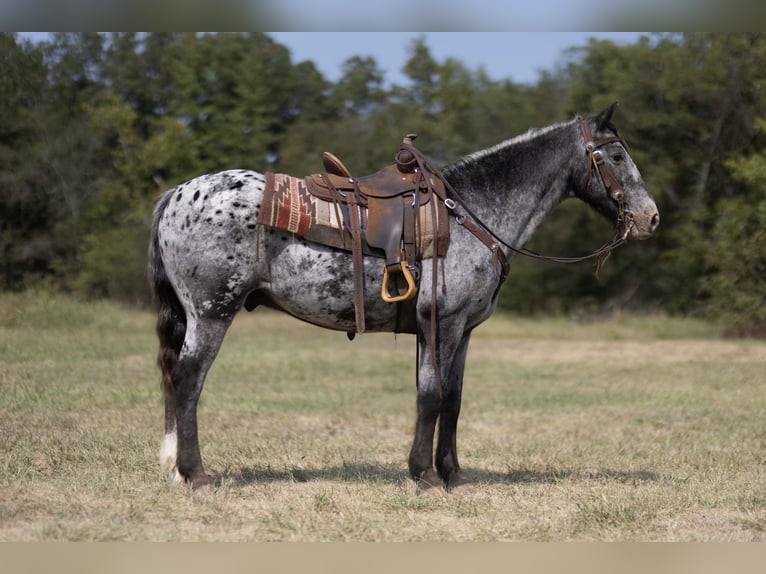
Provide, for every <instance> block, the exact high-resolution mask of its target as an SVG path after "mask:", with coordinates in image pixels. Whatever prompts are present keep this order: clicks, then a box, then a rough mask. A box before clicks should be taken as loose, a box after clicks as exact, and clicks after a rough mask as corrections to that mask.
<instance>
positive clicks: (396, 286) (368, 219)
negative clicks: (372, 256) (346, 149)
mask: <svg viewBox="0 0 766 574" xmlns="http://www.w3.org/2000/svg"><path fill="white" fill-rule="evenodd" d="M415 137H416V136H415V135H414V134H408V135H407V136H405V138H404V140H403V142H402V143H403V147H401V148H400V150H399V152H398V153H397V154H396V157H395V160H394V163H393V164H392V165H389V166H387V167H384V168H383V169H381V170H379V171H377V172H375V173H373V174H371V175H367V176H362V177H358V178H357V177H353V176H352V175H351V172H350V171H349V170H348V169H347V168H346V166H345V165H343V162H341V161H340V160H339V159H338V158H337V157H336V156H334V155H333V154H331V153H329V152H325V154H324V158H323V163H324V167H325V169H326V170H327V171H326V173H321V174H314V175H310V176H308V177H306V178H305V181H306V187H307V190H308V192H309V193H310V194H312V195H313V196H315V197H316V198H318V199H321V200H323V201H330V202H333V203H335V204H337V205H338V206H339V207H340V208H341V209H342V211H343V214H344V219H345V220H346V221H347V224H348V228H349V231H350V234H351V241H352V249H351V251H352V255H353V261H354V270H353V274H354V305H355V311H356V324H357V332H359V333H361V332H364V273H363V269H362V255H363V253H364V252H365V250H364V246H363V243H364V242H366V245H367V246H368V247H369V248H372V249H373V250H379V251H380V252H382V253H383V255H384V257H385V263H384V268H383V282H382V287H381V297H382V299H383V300H384V301H386V302H387V303H400V302H404V301H408V300H410V299H413V298H414V297H415V296H416V295H417V291H418V282H419V279H420V259H421V258H422V246H420V245H419V244H418V243H419V241H418V238H419V237H420V236H421V235H420V231H421V230H419V229H418V226H419V225H422V223H421V221H420V218H419V217H418V214H419V213H420V208H421V206H425V205H427V204H429V203H430V204H431V210H432V218H431V222H432V225H433V241H434V242H435V243H437V242H438V241H439V240H438V236H439V235H441V236H442V243H443V245H438V243H437V244H435V245H434V246H433V256H434V257H436V256H438V255H443V254H444V252H445V251H446V247H447V245H446V242H447V239H446V238H445V233H444V231H443V230H442V233H441V234H440V233H439V230H438V229H437V226H438V225H439V223H441V225H442V226H446V221H447V211H446V207H445V206H444V203H443V201H439V200H438V198H444V197H445V191H444V182H443V181H442V180H441V179H440V178H439V177H436V176H435V175H434V174H432V173H430V172H428V171H427V170H424V169H423V168H422V167H420V166H422V163H421V164H420V166H419V164H418V162H417V160H416V158H415V157H414V156H413V154H412V153H411V152H410V151H409V150H408V149H406V148H405V147H404V145H405V144H406V145H407V146H411V145H412V140H413V139H415ZM434 195H436V196H437V197H436V198H435V197H434ZM359 206H361V207H364V208H366V209H359ZM443 229H444V228H443Z"/></svg>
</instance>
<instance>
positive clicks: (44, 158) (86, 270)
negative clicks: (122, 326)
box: [0, 32, 766, 334]
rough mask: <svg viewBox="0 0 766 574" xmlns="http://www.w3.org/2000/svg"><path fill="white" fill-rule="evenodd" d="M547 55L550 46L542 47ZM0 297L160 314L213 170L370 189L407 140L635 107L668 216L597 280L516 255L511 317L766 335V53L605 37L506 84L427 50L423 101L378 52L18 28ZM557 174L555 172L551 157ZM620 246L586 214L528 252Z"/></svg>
mask: <svg viewBox="0 0 766 574" xmlns="http://www.w3.org/2000/svg"><path fill="white" fill-rule="evenodd" d="M530 49H533V47H530ZM0 58H2V59H1V60H0V289H3V290H21V289H27V288H41V287H43V288H51V289H56V290H63V291H67V292H71V293H75V294H79V295H82V296H87V297H111V298H116V299H121V300H125V301H130V302H134V303H138V304H145V303H146V302H147V301H148V295H147V289H146V285H145V279H144V265H145V257H146V244H147V240H148V228H149V221H150V216H151V210H152V207H153V205H154V202H155V200H156V199H157V197H158V195H159V194H160V193H161V192H162V191H164V190H165V189H167V188H168V187H170V186H172V185H175V184H177V183H180V182H182V181H184V180H186V179H188V178H190V177H193V176H195V175H199V174H201V173H206V172H211V171H215V170H220V169H229V168H252V169H257V170H261V171H265V170H272V171H282V172H285V173H292V174H295V175H300V174H308V173H313V172H316V171H320V170H321V167H320V166H321V161H320V158H321V152H322V151H324V150H329V151H333V152H334V153H336V154H337V155H338V156H340V157H342V158H343V160H344V162H345V163H346V164H347V165H348V166H349V167H350V168H351V169H352V171H354V172H355V173H360V174H361V173H370V172H372V171H375V170H377V169H379V168H380V167H382V166H383V165H386V164H388V163H390V162H391V161H392V158H393V154H394V152H395V151H396V149H397V145H398V142H399V141H400V139H401V137H402V135H403V134H404V133H407V132H415V133H417V134H419V139H418V142H417V143H418V145H419V147H420V148H421V149H422V150H423V151H424V152H425V153H427V154H428V155H429V156H430V157H431V158H433V159H434V160H435V161H437V162H439V163H446V162H448V161H452V160H454V159H456V158H458V157H459V156H461V155H463V154H466V153H468V152H471V151H474V150H477V149H480V148H484V147H488V146H490V145H493V144H495V143H498V142H500V141H502V140H504V139H507V138H509V137H511V136H514V135H517V134H519V133H522V132H524V131H526V130H527V129H529V128H530V127H542V126H545V125H548V124H551V123H555V122H559V121H563V120H566V119H569V118H571V117H573V116H574V115H576V114H583V115H584V114H588V113H591V112H595V111H599V110H601V109H603V108H604V107H605V106H606V105H608V104H610V103H611V102H612V101H614V100H619V101H620V108H619V111H618V115H617V118H616V123H617V125H618V126H619V128H620V132H621V135H623V136H624V137H625V138H626V140H627V141H628V142H629V144H630V146H631V154H632V155H633V158H634V159H635V161H636V163H637V164H638V166H639V168H640V169H641V171H642V173H643V175H644V179H645V180H646V182H647V184H648V186H649V188H650V189H651V191H652V193H653V194H654V196H655V198H656V200H657V203H658V206H659V208H660V212H661V216H662V224H661V227H660V230H659V232H658V234H657V235H656V236H655V238H653V239H651V240H650V241H648V242H643V243H641V244H628V245H627V246H625V247H622V248H620V249H619V250H617V251H616V252H615V253H614V254H613V255H612V257H611V258H610V259H609V261H608V262H607V263H606V265H605V266H604V268H603V269H602V270H601V272H600V274H599V276H598V277H596V275H595V273H594V269H593V267H592V266H591V265H590V264H588V263H582V264H578V265H575V266H569V267H564V268H562V267H561V266H559V265H556V264H549V263H541V262H537V261H529V260H522V259H521V258H516V259H515V260H514V264H513V265H512V266H511V267H512V270H511V275H510V277H509V280H508V282H507V284H506V285H505V286H504V288H503V291H502V293H501V307H503V308H505V309H508V310H512V311H515V312H519V313H538V312H563V313H587V314H591V313H606V312H613V311H619V310H623V309H641V310H647V309H648V310H658V311H664V312H668V313H674V314H694V315H698V316H704V317H712V318H717V319H723V320H725V321H727V322H728V323H729V324H730V325H732V326H733V327H734V328H736V329H738V330H739V331H740V332H742V333H750V334H752V333H759V332H760V333H761V334H762V333H763V332H764V331H765V330H766V305H764V301H766V237H765V235H766V191H765V190H766V38H764V36H763V35H762V34H758V33H727V34H723V33H694V34H653V35H650V36H645V37H642V38H641V39H640V40H638V41H637V42H635V43H634V44H628V45H617V44H614V43H613V42H610V41H605V40H591V41H590V42H589V43H588V44H587V45H585V46H580V47H575V48H572V49H570V50H569V51H568V52H567V54H566V58H565V59H564V61H563V62H562V63H561V64H560V65H558V66H557V67H556V68H555V69H553V70H547V71H544V72H541V73H540V75H539V77H538V80H537V82H535V83H534V84H517V83H514V82H512V81H510V80H508V79H501V80H494V79H491V78H489V77H488V75H487V74H486V73H485V72H484V70H483V69H481V68H478V69H471V68H469V67H467V66H466V65H465V64H463V63H462V62H461V61H459V60H455V59H452V58H448V59H445V60H441V61H440V60H437V59H435V58H434V57H433V56H432V54H431V52H430V50H429V48H428V45H427V43H426V41H425V40H424V39H417V40H415V41H413V42H412V44H411V46H410V47H409V53H408V59H407V61H406V62H405V63H404V66H403V72H404V74H405V76H406V78H407V83H406V85H396V84H394V85H389V84H387V83H386V81H385V75H384V72H383V71H382V70H381V69H380V68H379V67H378V64H377V62H376V61H375V60H374V59H373V58H370V57H362V56H354V57H351V58H349V59H348V60H347V61H346V62H345V63H344V65H343V70H342V76H341V77H340V79H339V80H338V81H336V82H331V81H328V80H327V79H326V78H325V77H324V76H323V75H322V74H321V73H320V72H319V71H318V69H317V68H316V66H315V64H314V63H313V62H310V61H305V62H294V61H293V60H292V58H291V55H290V52H289V50H288V49H287V48H286V47H285V46H283V45H280V44H279V43H278V42H276V41H274V40H273V39H272V38H271V37H270V36H269V35H268V34H267V33H236V34H220V33H218V34H195V33H144V34H138V33H122V32H121V33H110V34H100V33H87V32H84V33H55V34H52V35H51V36H50V38H49V40H47V41H45V42H40V43H32V42H30V41H28V40H25V39H22V38H21V37H19V36H18V35H15V34H8V33H4V34H0ZM540 161H541V162H542V161H545V157H544V155H541V157H540ZM610 235H611V231H610V230H609V229H608V225H606V224H605V223H604V222H603V220H601V219H600V218H599V217H598V216H596V215H595V214H593V213H592V212H591V211H590V210H589V209H587V208H585V206H583V205H582V204H580V203H579V202H575V201H567V202H564V203H563V204H562V206H561V207H559V208H558V209H557V210H556V211H555V212H554V214H553V215H552V216H551V217H550V218H549V220H548V221H547V222H546V223H545V224H544V225H543V227H542V228H541V229H540V230H539V231H538V233H537V234H536V236H535V238H534V239H533V240H532V241H531V242H530V243H529V245H528V247H530V248H531V249H534V250H536V251H540V252H545V253H552V254H557V255H561V254H564V255H579V254H585V253H588V252H589V251H591V250H593V249H594V248H595V247H596V246H598V245H601V244H602V243H604V242H605V241H606V240H607V239H608V238H609V237H610Z"/></svg>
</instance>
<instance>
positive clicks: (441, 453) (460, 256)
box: [148, 102, 659, 491]
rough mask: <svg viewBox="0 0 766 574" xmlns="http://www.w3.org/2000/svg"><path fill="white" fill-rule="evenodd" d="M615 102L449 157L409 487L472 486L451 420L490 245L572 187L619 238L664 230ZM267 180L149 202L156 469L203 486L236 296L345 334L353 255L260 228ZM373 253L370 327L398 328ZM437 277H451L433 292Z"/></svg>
mask: <svg viewBox="0 0 766 574" xmlns="http://www.w3.org/2000/svg"><path fill="white" fill-rule="evenodd" d="M615 106H616V102H615V104H612V105H611V106H609V107H608V108H606V109H604V110H603V111H601V112H599V113H596V114H592V115H590V116H588V117H587V118H581V117H579V116H578V117H576V118H574V119H572V120H569V121H565V122H561V123H558V124H554V125H550V126H548V127H544V128H538V129H531V130H529V131H528V132H526V133H524V134H522V135H519V136H516V137H514V138H511V139H508V140H506V141H503V142H501V143H499V144H497V145H494V146H492V147H488V148H486V149H482V150H479V151H476V152H474V153H471V154H469V155H466V156H464V157H462V158H460V159H458V160H457V161H455V162H454V163H451V164H449V165H446V166H444V167H443V168H442V171H441V174H442V175H443V177H444V179H445V181H446V182H447V183H448V184H449V189H450V190H451V191H452V192H453V193H454V194H455V198H459V200H460V201H459V202H458V203H456V202H455V201H454V200H453V201H452V202H451V204H450V207H451V209H452V211H451V212H450V216H449V247H448V249H447V251H446V254H445V255H444V257H439V258H437V257H433V258H431V259H424V260H423V261H422V270H421V282H420V285H419V290H418V293H417V296H416V300H415V301H414V313H415V317H414V319H415V320H416V325H417V329H416V330H417V338H416V340H417V342H418V345H419V349H420V350H421V352H420V353H419V354H418V364H417V369H416V370H417V374H416V377H417V381H416V382H417V385H416V386H417V399H416V405H417V414H416V421H415V428H414V438H413V442H412V446H411V449H410V452H409V458H408V468H409V475H410V477H411V478H412V479H413V481H414V482H415V483H416V485H417V487H416V488H417V490H418V491H425V490H430V489H433V488H436V489H444V490H447V491H450V490H452V489H454V488H457V487H461V486H464V485H470V484H472V480H471V479H470V477H468V476H467V475H466V474H465V473H464V472H463V471H462V470H461V468H460V464H459V462H458V454H457V423H458V417H459V416H460V404H461V396H462V391H463V371H464V367H465V363H466V355H467V352H468V345H469V341H470V338H471V333H472V331H473V330H474V329H475V328H476V327H477V326H478V325H480V324H481V323H483V322H484V321H486V320H487V319H488V318H489V317H490V315H491V314H492V312H493V311H494V309H495V307H496V305H497V301H498V291H499V287H500V285H501V283H502V281H503V279H504V277H505V273H504V270H503V268H502V266H499V265H498V264H497V262H498V255H500V256H504V257H503V258H504V259H505V260H507V261H510V260H511V259H512V258H513V257H514V256H515V255H516V254H517V253H518V252H520V251H521V250H522V249H521V247H522V246H523V245H524V243H525V242H526V241H527V240H528V239H529V238H530V237H531V236H532V234H533V232H534V231H535V229H537V228H538V226H539V225H540V224H541V222H542V221H543V220H544V218H545V217H546V215H547V214H548V213H550V211H551V210H552V209H553V208H554V207H555V206H556V205H557V204H558V203H559V202H561V201H562V200H564V199H566V198H578V199H580V200H582V201H584V202H585V203H586V204H588V205H589V206H590V207H591V208H593V209H594V210H595V211H596V212H598V213H600V214H601V215H602V216H603V217H604V218H605V219H606V220H607V221H608V222H610V223H611V224H612V225H613V226H614V228H615V230H616V233H617V236H619V237H620V238H621V239H623V240H628V239H636V240H643V239H647V238H649V237H650V236H651V235H652V234H653V233H654V231H655V230H656V228H657V226H658V225H659V212H658V210H657V206H656V204H655V202H654V200H653V198H652V196H651V194H650V193H649V191H648V190H647V188H646V185H645V183H644V181H643V178H642V176H641V174H640V172H639V170H638V168H637V167H636V165H635V163H634V162H633V159H632V158H631V155H630V153H629V149H628V146H627V144H626V143H625V141H624V140H623V139H622V137H621V136H620V135H619V134H618V132H617V129H616V127H615V126H614V124H613V122H612V116H613V114H614V111H615ZM264 181H265V177H264V174H262V173H258V172H255V171H251V170H244V169H239V170H226V171H221V172H218V173H212V174H207V175H202V176H199V177H196V178H194V179H191V180H189V181H187V182H185V183H183V184H180V185H178V186H176V187H174V188H172V189H169V190H168V191H166V192H165V193H164V194H163V195H162V196H161V197H160V199H159V200H158V202H157V204H156V206H155V209H154V212H153V219H152V227H151V239H150V245H149V263H148V274H149V278H150V283H151V287H152V288H153V292H154V295H155V300H156V304H157V308H158V311H157V323H156V330H157V335H158V337H159V352H158V356H157V362H158V365H159V368H160V370H161V375H162V377H161V387H162V389H163V393H164V401H165V427H164V431H165V434H164V438H163V440H162V443H161V448H160V466H161V469H162V471H163V472H164V474H165V475H166V477H167V478H168V480H170V481H171V482H173V483H188V484H190V485H191V486H192V488H193V489H197V488H200V487H203V486H208V485H210V484H211V482H212V481H211V478H210V477H209V476H208V475H207V474H206V472H205V470H204V469H203V465H202V459H201V456H200V449H199V439H198V429H197V404H198V401H199V398H200V394H201V392H202V387H203V384H204V382H205V378H206V375H207V373H208V370H209V369H210V367H211V365H212V363H213V361H214V360H215V358H216V356H217V354H218V351H219V349H220V347H221V343H222V341H223V338H224V335H225V333H226V331H227V329H228V328H229V326H230V325H231V323H232V320H233V319H234V316H235V315H236V314H237V313H238V312H239V311H240V310H241V309H242V308H243V307H245V308H246V309H247V310H248V311H251V310H253V309H255V308H256V307H257V306H259V305H262V306H266V307H268V308H272V309H277V310H280V311H283V312H285V313H287V314H289V315H292V316H293V317H296V318H298V319H300V320H303V321H306V322H308V323H312V324H314V325H318V326H320V327H324V328H327V329H333V330H340V331H345V332H347V333H352V332H354V327H355V322H354V316H355V313H354V311H355V310H354V282H353V278H352V276H351V273H350V272H349V270H350V268H351V266H352V258H351V254H350V253H348V252H347V251H344V250H341V249H338V248H336V247H327V246H324V245H320V244H315V243H312V242H309V241H306V240H305V239H303V238H300V237H296V236H294V235H293V234H291V233H288V232H286V231H285V232H283V231H279V230H276V229H268V230H263V229H260V230H259V229H257V228H259V224H256V219H257V216H258V212H259V209H260V208H261V203H262V200H263V194H264ZM259 231H260V232H259ZM482 234H483V235H482ZM482 237H483V239H484V240H483V241H479V239H481V238H482ZM488 237H489V238H491V241H487V238H488ZM380 261H381V260H380V259H379V258H376V257H372V256H370V255H369V254H368V255H365V256H364V260H363V265H364V273H365V281H366V283H365V287H364V297H363V298H364V316H365V323H366V331H368V332H396V321H397V318H396V310H395V307H396V305H392V304H390V303H386V302H384V301H383V300H382V299H381V296H380V293H381V284H382V281H383V279H382V276H383V270H382V265H381V263H380ZM436 273H439V275H440V276H441V277H443V281H444V282H445V284H444V285H441V286H439V287H438V288H437V289H436V290H434V288H435V286H436V285H437V281H435V280H434V274H436ZM437 311H438V313H437ZM434 329H436V331H435V332H434ZM434 345H437V346H438V349H432V348H431V347H433V346H434ZM430 357H437V358H438V360H430ZM437 426H438V439H437V442H436V448H435V450H434V438H435V435H436V428H437Z"/></svg>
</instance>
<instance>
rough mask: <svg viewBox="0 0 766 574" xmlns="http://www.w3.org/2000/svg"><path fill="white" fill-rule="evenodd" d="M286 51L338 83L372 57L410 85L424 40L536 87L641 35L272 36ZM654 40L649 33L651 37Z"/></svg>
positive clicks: (391, 78) (440, 53)
mask: <svg viewBox="0 0 766 574" xmlns="http://www.w3.org/2000/svg"><path fill="white" fill-rule="evenodd" d="M269 34H270V35H271V36H272V37H273V38H274V39H275V40H276V41H277V42H279V43H280V44H282V45H284V46H286V47H287V48H288V49H289V50H290V52H291V54H292V59H293V63H297V62H301V61H304V60H311V61H313V62H314V63H315V64H316V66H317V68H318V69H319V71H320V72H322V75H324V76H325V78H327V79H328V80H330V81H333V82H334V81H337V80H338V79H339V78H340V76H341V74H342V66H343V62H344V61H346V60H347V59H348V58H350V57H351V56H372V57H373V58H374V59H375V61H376V62H377V64H378V67H379V68H380V69H381V70H383V71H384V72H385V79H386V82H387V83H388V84H400V85H402V84H404V83H405V80H406V78H405V77H404V75H403V74H402V73H401V69H402V68H403V67H404V64H405V63H406V62H407V59H408V57H409V56H408V47H409V46H410V45H411V44H412V42H413V40H415V39H416V38H418V37H424V38H425V42H426V46H428V48H429V50H430V52H431V56H433V58H434V59H435V60H437V61H438V62H442V61H444V60H445V59H447V58H450V57H451V58H455V59H457V60H460V61H462V62H463V63H464V64H465V65H466V66H467V67H468V68H469V69H471V70H475V69H477V68H479V67H480V66H481V67H483V68H484V70H485V71H486V72H487V74H488V75H489V77H490V78H491V79H493V80H502V79H510V80H511V81H513V82H514V83H525V84H533V83H535V82H536V81H537V80H538V79H539V73H540V72H541V71H542V70H549V71H552V70H553V69H554V68H555V66H556V64H557V63H561V62H563V59H564V51H565V50H566V49H567V48H570V47H573V46H586V45H587V44H588V39H589V38H591V37H593V38H599V39H609V40H612V41H614V42H616V43H618V44H630V43H634V42H636V41H637V40H638V39H639V38H640V37H641V35H642V33H640V32H269ZM647 34H648V33H647Z"/></svg>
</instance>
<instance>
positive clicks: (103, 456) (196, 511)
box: [0, 295, 766, 541]
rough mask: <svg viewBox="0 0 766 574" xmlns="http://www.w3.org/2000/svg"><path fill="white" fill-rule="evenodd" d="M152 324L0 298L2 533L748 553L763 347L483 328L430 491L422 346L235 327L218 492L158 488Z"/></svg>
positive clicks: (206, 450) (758, 485)
mask: <svg viewBox="0 0 766 574" xmlns="http://www.w3.org/2000/svg"><path fill="white" fill-rule="evenodd" d="M152 326H153V317H152V316H151V315H149V314H145V313H137V312H134V311H128V310H124V309H120V308H117V307H114V306H111V305H108V304H103V303H98V304H89V305H86V304H80V303H76V302H73V301H70V300H67V299H61V298H54V299H39V298H34V297H32V296H28V295H26V296H8V295H4V296H2V297H0V387H1V388H2V390H3V399H2V401H0V540H4V541H8V540H19V541H28V540H222V541H239V540H258V541H270V540H280V541H297V540H300V541H324V540H332V541H347V540H353V541H425V540H428V541H431V540H439V541H447V540H471V541H496V540H530V541H572V540H600V541H655V540H662V541H676V540H683V541H750V540H763V539H764V531H765V530H766V480H764V478H765V477H764V472H765V471H766V448H764V447H765V446H766V431H765V430H764V425H763V421H764V415H765V414H766V392H765V391H766V344H765V343H764V342H757V341H731V340H720V339H719V338H717V332H716V331H715V330H714V329H712V328H711V327H709V326H706V325H704V324H702V323H698V322H692V321H680V320H671V319H666V318H654V319H647V318H624V319H622V320H616V321H611V322H607V323H593V324H584V323H574V322H570V321H565V320H552V319H551V320H539V321H532V320H527V319H525V320H511V319H510V318H503V317H498V318H495V319H493V320H492V321H491V322H490V323H488V324H487V325H486V326H483V327H482V328H480V329H479V330H477V332H476V334H475V336H474V340H473V341H472V347H471V350H470V352H469V366H468V369H467V373H466V390H465V393H464V401H463V402H464V404H463V414H462V417H461V424H460V432H459V440H458V445H459V451H460V454H461V462H462V465H463V467H464V468H465V469H466V470H467V472H468V473H469V474H471V475H472V476H473V477H474V478H475V479H477V481H478V485H477V486H476V487H475V488H473V489H472V490H470V491H467V492H463V493H458V494H454V495H441V496H417V495H416V494H415V489H414V486H413V484H412V483H411V482H410V481H409V479H408V478H407V473H406V457H407V452H408V450H409V446H410V441H411V439H412V436H411V431H412V426H413V421H414V400H415V389H414V348H413V346H414V342H413V339H412V337H409V336H400V337H398V338H394V337H393V336H390V335H389V336H386V335H364V336H362V337H359V338H357V339H356V340H355V341H353V342H348V341H347V340H346V337H345V335H344V334H342V333H333V332H328V331H322V330H319V329H315V328H313V327H310V326H307V325H303V324H301V323H299V322H297V321H295V320H293V319H290V318H287V317H285V316H281V315H276V314H272V313H267V312H261V311H258V312H256V313H254V314H252V315H242V316H240V317H239V318H238V319H237V321H236V322H235V325H234V327H233V328H232V330H231V331H230V333H229V335H228V337H227V340H226V341H225V343H224V348H223V350H222V352H221V355H220V357H219V359H218V361H217V362H216V364H215V365H214V367H213V369H212V370H211V373H210V376H209V378H208V382H207V384H206V388H205V392H204V393H203V398H202V401H201V404H200V436H201V442H202V451H203V459H204V460H205V462H206V466H207V470H208V472H210V473H212V474H213V475H214V477H215V481H216V485H217V487H216V489H215V490H214V491H212V492H206V493H192V492H190V491H188V490H187V489H186V488H172V487H170V486H169V485H167V484H166V483H165V482H164V481H163V479H162V478H161V476H160V472H159V468H158V463H157V449H158V446H159V439H160V435H161V429H162V418H161V411H162V408H161V397H160V392H159V385H158V372H157V370H156V368H155V366H154V353H155V345H156V343H155V339H154V336H153V332H152Z"/></svg>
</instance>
